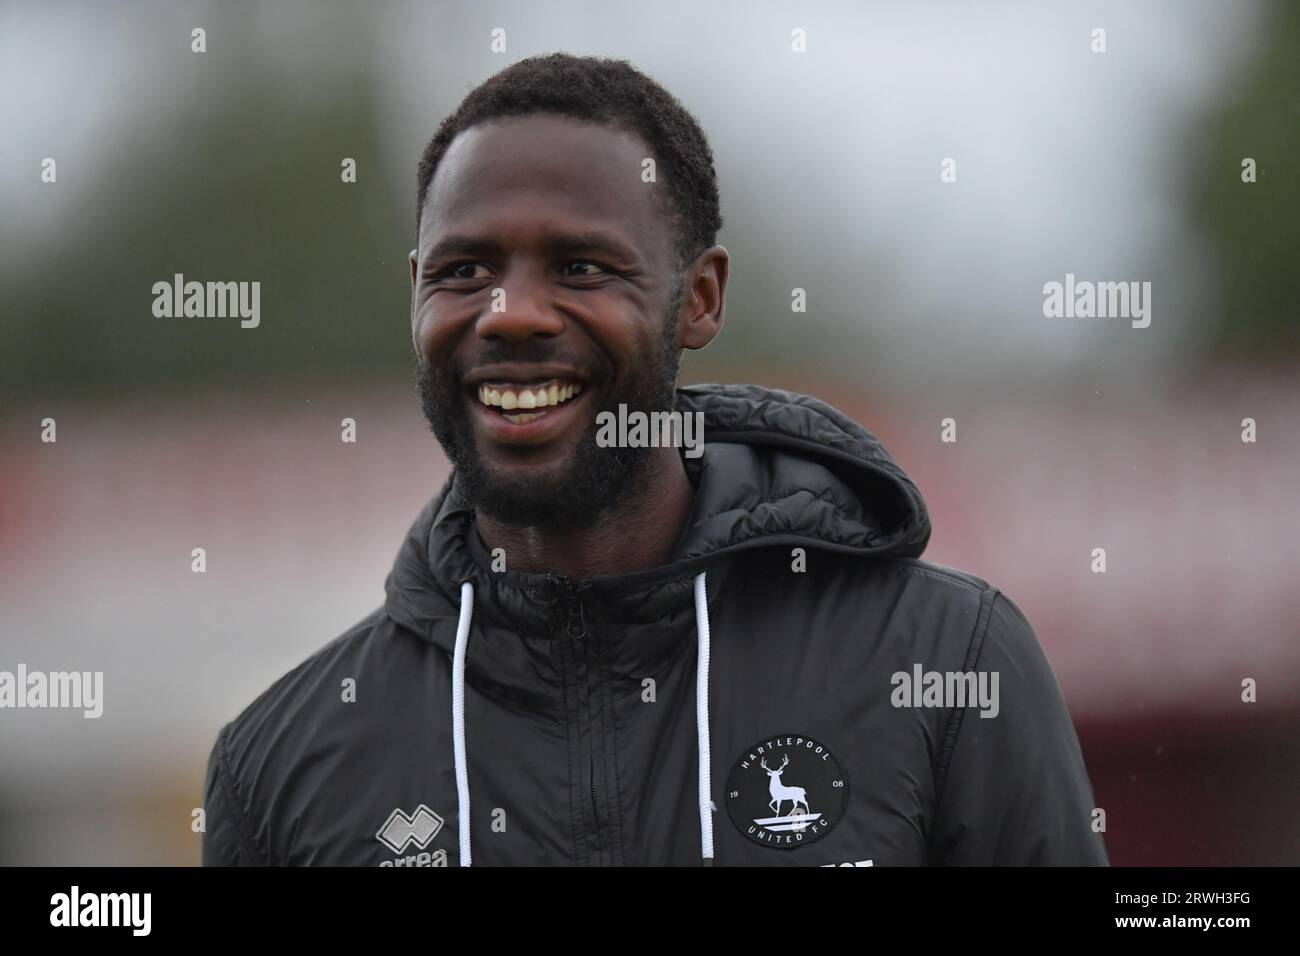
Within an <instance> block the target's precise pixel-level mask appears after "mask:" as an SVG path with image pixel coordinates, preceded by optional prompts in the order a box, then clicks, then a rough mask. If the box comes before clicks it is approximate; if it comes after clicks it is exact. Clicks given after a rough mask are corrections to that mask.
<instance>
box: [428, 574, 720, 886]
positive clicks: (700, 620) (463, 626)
mask: <svg viewBox="0 0 1300 956" xmlns="http://www.w3.org/2000/svg"><path fill="white" fill-rule="evenodd" d="M473 618H474V585H472V584H470V583H469V582H468V581H466V582H464V583H463V584H461V586H460V620H459V621H458V622H457V624H456V647H455V650H454V651H453V652H452V658H451V739H452V751H453V757H454V760H455V762H456V820H457V823H458V825H459V835H458V845H459V848H460V865H461V866H469V865H470V864H471V857H470V843H469V770H468V768H467V765H466V762H465V652H466V650H467V649H468V648H469V631H470V624H471V622H472V621H473ZM695 632H696V635H697V638H698V654H697V658H696V665H695V746H696V751H697V759H698V761H699V770H700V772H699V807H700V857H701V863H702V865H704V866H712V865H713V800H712V798H711V794H712V792H713V778H712V764H711V763H710V746H709V597H708V592H707V591H706V590H705V586H704V572H703V571H701V572H700V573H699V574H698V575H696V576H695Z"/></svg>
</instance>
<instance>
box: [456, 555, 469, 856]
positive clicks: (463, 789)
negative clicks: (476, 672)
mask: <svg viewBox="0 0 1300 956" xmlns="http://www.w3.org/2000/svg"><path fill="white" fill-rule="evenodd" d="M473 617H474V585H472V584H470V583H469V582H468V581H466V582H465V583H464V584H462V585H461V586H460V621H459V622H458V623H457V624H456V649H455V651H454V652H453V653H452V657H451V747H452V752H453V753H454V755H455V761H456V821H457V823H458V824H459V826H460V835H459V842H458V845H459V847H460V865H461V866H469V865H470V855H469V770H468V768H467V767H466V765H465V651H466V649H467V648H468V647H469V625H470V620H471V619H472V618H473Z"/></svg>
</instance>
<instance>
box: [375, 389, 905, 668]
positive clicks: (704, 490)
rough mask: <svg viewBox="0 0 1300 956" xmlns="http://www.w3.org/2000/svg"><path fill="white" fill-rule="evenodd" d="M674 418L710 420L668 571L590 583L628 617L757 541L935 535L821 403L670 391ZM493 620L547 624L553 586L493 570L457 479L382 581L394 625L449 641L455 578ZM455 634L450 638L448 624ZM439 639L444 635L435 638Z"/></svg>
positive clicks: (898, 552)
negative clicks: (694, 415)
mask: <svg viewBox="0 0 1300 956" xmlns="http://www.w3.org/2000/svg"><path fill="white" fill-rule="evenodd" d="M677 395H678V406H677V407H678V410H679V411H682V412H684V413H694V412H702V413H703V415H704V419H703V421H704V453H703V455H702V456H701V457H700V458H697V459H689V458H687V459H684V461H685V462H686V465H687V471H688V474H689V476H690V478H691V481H692V483H693V484H694V485H695V489H696V490H695V499H694V503H693V507H692V513H691V517H690V519H689V520H688V523H687V527H686V529H685V531H684V533H683V535H682V537H681V538H680V539H679V543H678V548H677V554H676V557H675V558H674V559H673V560H672V561H671V562H669V563H668V564H666V565H663V566H661V567H658V568H653V569H650V570H647V571H641V572H637V573H635V574H627V575H620V576H603V577H596V578H593V579H592V580H591V581H590V582H587V583H584V585H583V588H584V589H589V591H590V593H592V594H593V595H598V596H600V598H601V600H602V602H604V603H607V604H613V605H615V606H616V607H617V609H618V612H619V614H620V616H621V617H622V618H623V619H625V620H646V621H648V620H653V619H655V618H656V617H661V616H664V615H666V614H668V613H669V611H670V610H671V607H672V606H673V605H674V604H681V603H682V602H686V603H689V597H690V591H691V577H692V575H694V574H697V573H699V572H700V571H702V570H706V569H707V570H709V572H710V579H712V578H713V577H714V571H715V569H716V568H719V567H720V566H722V565H725V563H726V562H725V558H726V557H727V556H729V555H732V554H735V553H738V552H741V551H744V550H747V549H750V548H758V547H765V546H783V547H786V548H792V547H804V548H809V549H814V548H815V549H822V550H828V551H833V552H838V553H841V554H846V555H854V556H860V557H863V558H870V557H878V556H885V555H891V556H906V557H918V556H920V555H921V553H922V552H923V551H924V549H925V546H926V544H927V543H928V541H929V539H930V519H929V515H928V513H927V511H926V507H925V502H924V500H923V499H922V497H921V493H920V491H919V490H918V489H917V487H916V485H915V484H914V483H913V482H912V480H911V479H910V478H908V476H907V475H906V474H904V472H903V470H902V469H901V468H900V467H899V466H898V465H897V464H896V463H895V462H894V461H893V459H892V458H891V457H890V456H889V453H888V452H886V451H885V449H884V447H883V446H882V445H881V443H880V442H879V440H877V439H876V438H875V436H873V435H872V434H871V433H870V432H868V431H867V430H866V429H864V428H863V427H861V426H860V425H858V424H856V423H855V422H853V421H851V420H850V419H849V418H847V417H846V416H845V415H843V414H842V413H840V412H839V411H837V410H836V409H834V408H832V407H831V406H830V405H827V404H826V403H825V402H822V401H820V400H818V399H815V398H811V397H809V396H806V395H799V394H796V393H793V392H787V391H780V390H776V389H768V388H763V387H760V386H757V385H694V386H688V387H684V388H679V389H678V390H677ZM466 581H468V582H470V583H471V584H472V585H473V587H474V592H475V593H476V594H477V595H479V596H480V597H479V599H478V600H477V601H476V604H478V605H479V607H480V608H482V609H483V610H482V611H481V612H479V613H482V614H485V615H486V617H487V618H488V619H489V620H492V621H494V622H495V623H498V624H502V625H506V626H510V625H514V626H517V627H521V628H524V627H530V626H533V625H536V626H539V627H540V626H542V625H544V624H545V623H546V622H547V621H551V620H553V614H554V613H555V605H556V602H557V597H558V594H559V593H560V592H559V591H558V589H557V581H558V579H557V578H555V577H554V576H550V575H545V574H531V573H523V572H516V571H505V572H494V571H493V570H492V568H491V557H490V555H488V553H487V552H486V549H485V548H484V547H483V545H482V542H481V541H480V540H479V537H478V534H477V533H476V531H475V530H474V524H473V514H472V512H470V511H469V510H468V509H467V508H466V507H465V506H464V505H463V504H462V503H461V502H460V501H459V498H458V495H457V494H456V492H455V475H454V474H453V476H452V477H451V479H449V480H448V482H447V485H446V486H445V487H444V488H443V490H442V491H441V492H440V493H439V494H438V495H437V496H435V497H434V498H433V500H431V501H430V502H429V504H428V505H426V507H425V508H424V510H423V511H422V512H421V513H420V515H419V517H418V518H417V519H416V520H415V523H414V524H413V525H412V526H411V529H410V532H409V533H408V534H407V537H406V540H405V541H404V543H403V545H402V548H401V550H400V551H399V553H398V555H397V559H396V561H395V563H394V566H393V570H392V573H391V574H390V575H389V577H388V580H387V582H386V584H385V591H386V594H387V601H386V610H387V612H388V615H389V616H390V617H391V618H392V619H393V620H394V621H396V622H397V623H399V624H402V625H404V626H406V627H408V628H411V629H412V630H414V631H415V632H417V633H419V634H422V635H424V636H425V637H426V638H427V639H430V640H434V641H435V642H436V643H438V644H441V645H446V646H447V647H448V648H450V640H449V638H448V637H447V636H446V632H447V631H448V630H449V629H448V628H434V625H435V624H437V623H439V622H443V621H446V620H447V619H448V618H450V620H451V621H452V622H453V624H454V622H455V621H456V617H457V605H458V603H459V600H460V586H461V583H462V582H466ZM451 630H454V628H453V629H451ZM437 634H441V635H442V636H441V637H437V636H435V635H437Z"/></svg>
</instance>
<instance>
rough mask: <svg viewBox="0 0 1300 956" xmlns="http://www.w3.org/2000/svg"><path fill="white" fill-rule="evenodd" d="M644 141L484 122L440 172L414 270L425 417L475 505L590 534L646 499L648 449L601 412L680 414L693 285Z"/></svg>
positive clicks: (544, 123) (605, 130)
mask: <svg viewBox="0 0 1300 956" xmlns="http://www.w3.org/2000/svg"><path fill="white" fill-rule="evenodd" d="M647 155H648V149H647V147H646V145H645V144H644V143H643V141H642V140H641V139H640V138H639V137H638V136H636V135H635V134H632V133H627V132H623V131H619V130H617V129H613V128H610V127H606V126H601V125H596V124H592V123H586V122H582V121H578V120H574V119H570V118H566V117H558V116H552V115H535V116H529V117H518V118H509V119H505V120H499V121H494V122H491V123H486V124H482V125H479V126H475V127H472V128H471V129H469V130H467V131H465V132H464V133H462V134H460V135H459V136H458V137H457V138H456V139H455V141H454V142H453V143H452V144H451V146H450V148H449V149H448V150H447V153H446V154H445V156H444V157H443V159H442V162H441V163H440V164H439V167H438V170H437V173H436V175H435V176H434V179H433V182H432V183H431V184H430V187H429V195H428V198H427V200H426V205H425V208H424V214H423V219H422V223H421V229H420V237H419V248H418V249H417V250H416V252H415V254H414V255H415V258H414V259H413V263H412V336H413V340H414V344H415V349H416V363H417V365H416V367H417V378H418V381H419V385H420V394H421V397H422V401H423V404H424V412H425V415H426V417H427V418H428V419H429V422H430V425H431V426H432V427H433V431H434V434H435V435H436V436H437V438H438V440H439V442H440V443H441V444H442V446H443V448H444V449H445V450H446V452H447V454H448V457H449V458H450V459H451V461H452V463H453V464H454V466H455V468H456V482H457V487H458V489H459V491H460V493H461V494H462V496H464V497H465V499H466V500H467V502H468V503H469V504H470V505H471V506H472V507H474V508H476V509H479V510H482V511H486V512H487V513H488V514H491V515H493V516H494V517H496V518H498V519H499V520H503V521H506V522H509V523H512V524H519V525H526V526H537V527H558V528H563V527H575V526H581V525H587V524H590V523H592V522H594V521H595V520H596V518H597V517H598V516H599V515H600V514H601V513H603V512H604V511H605V510H607V509H608V508H609V507H610V506H611V505H613V504H615V503H616V502H617V501H619V500H621V499H623V498H624V497H626V496H627V495H631V494H634V493H637V492H638V490H639V485H638V481H637V479H638V477H639V476H640V474H641V473H642V472H643V471H644V464H645V456H646V455H647V453H648V452H649V451H650V449H644V448H639V449H638V448H626V449H620V448H601V447H598V446H597V445H596V441H595V436H596V431H597V426H596V415H597V413H598V412H600V411H603V410H609V411H617V408H618V405H619V404H620V403H623V404H626V405H627V406H628V409H629V410H642V411H646V412H651V411H668V410H671V409H672V407H673V403H674V387H675V384H676V379H677V365H678V358H679V356H680V353H681V343H680V340H679V335H678V331H679V330H678V318H677V311H678V304H679V302H680V301H681V297H680V295H681V291H682V286H681V284H680V276H679V273H678V270H677V268H676V261H675V255H674V239H675V236H674V233H673V230H672V228H671V225H670V223H669V222H668V220H667V217H666V215H665V213H664V211H663V206H662V205H661V204H660V202H659V201H658V200H657V197H656V192H655V190H656V189H660V188H662V187H659V186H657V185H656V184H654V183H644V182H642V181H641V168H642V160H643V159H644V158H646V156H647Z"/></svg>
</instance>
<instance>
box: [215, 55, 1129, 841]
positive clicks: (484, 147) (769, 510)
mask: <svg viewBox="0 0 1300 956" xmlns="http://www.w3.org/2000/svg"><path fill="white" fill-rule="evenodd" d="M721 224H722V218H721V214H720V211H719V201H718V192H717V186H716V182H715V177H714V170H713V160H712V154H711V151H710V149H709V146H708V143H707V141H706V140H705V137H704V135H703V133H702V132H701V130H700V128H699V126H698V124H697V123H696V122H695V120H694V119H693V118H692V117H691V116H690V114H689V113H687V112H686V111H685V109H684V108H683V107H682V106H681V104H680V103H678V102H677V101H676V100H675V99H674V98H673V97H672V96H671V95H670V94H669V93H667V92H666V91H665V90H664V89H662V88H661V87H660V86H658V85H657V84H656V83H654V82H653V81H652V80H650V79H648V78H647V77H645V76H644V75H642V74H640V73H639V72H637V71H636V70H634V69H632V68H631V67H630V66H628V65H627V64H626V63H623V62H616V61H607V60H598V59H590V58H575V57H571V56H563V55H553V56H547V57H540V58H534V59H529V60H525V61H523V62H520V63H517V64H515V65H514V66H511V67H509V68H507V69H506V70H504V71H502V72H501V73H499V74H498V75H496V76H494V77H493V78H491V79H490V80H488V81H487V82H486V83H484V84H483V85H482V86H480V87H478V88H477V89H476V90H474V91H473V92H471V93H470V94H469V96H468V97H467V98H466V99H465V100H464V102H463V103H462V104H461V105H460V107H459V108H458V109H457V111H456V112H455V113H454V114H453V115H452V116H450V117H448V118H447V119H446V120H445V121H444V122H443V124H442V126H441V127H440V129H439V130H438V132H437V134H436V135H435V136H434V138H433V139H432V140H431V142H430V143H429V145H428V147H427V149H426V151H425V154H424V157H423V160H422V162H421V164H420V169H419V188H418V225H417V233H418V247H417V249H416V250H415V251H414V252H413V253H412V255H411V296H412V307H411V326H412V337H413V342H414V346H415V352H416V356H417V360H416V365H417V377H418V381H419V386H420V394H421V396H422V398H423V404H424V410H425V413H426V415H427V416H428V419H429V421H430V424H431V425H432V428H433V432H434V434H435V435H436V436H437V438H438V440H439V442H440V443H441V444H442V446H443V448H444V449H445V450H446V452H447V455H448V457H449V458H450V460H451V462H452V464H453V473H452V477H451V479H450V480H449V482H448V485H447V487H446V488H445V489H444V490H443V491H442V493H440V494H439V495H438V496H437V497H435V498H434V499H433V501H432V502H430V504H429V505H428V506H427V507H426V508H425V510H424V512H423V513H422V514H421V515H420V516H419V518H418V519H417V520H416V521H415V524H414V525H413V526H412V528H411V531H410V533H409V536H408V537H407V539H406V542H405V544H404V546H403V547H402V549H401V551H400V553H399V554H398V556H397V560H396V563H395V564H394V567H393V571H392V574H391V575H390V576H389V578H388V581H387V585H386V591H387V601H386V603H385V604H384V606H383V607H382V608H380V609H379V610H377V611H375V612H374V613H373V614H371V615H370V616H369V617H368V618H366V619H365V620H364V621H362V622H361V623H359V624H358V625H356V626H355V627H353V628H352V629H351V630H350V631H348V632H347V633H346V634H344V635H343V636H341V637H340V638H338V639H337V640H335V641H333V642H332V643H330V644H328V645H326V646H325V647H324V648H323V649H322V650H321V651H319V652H318V653H317V654H316V655H315V656H313V657H312V658H311V659H309V660H308V661H306V662H305V663H303V664H302V665H300V666H299V667H298V668H296V669H295V670H293V671H291V672H290V673H289V674H287V675H286V676H285V677H283V678H281V679H280V680H279V681H278V682H276V683H275V684H274V685H273V686H272V687H271V688H270V689H269V690H268V691H267V692H266V693H264V694H263V695H262V696H261V697H259V698H258V699H257V700H256V701H255V702H253V704H252V705H250V706H249V707H248V708H247V709H246V710H245V711H244V712H243V713H242V714H241V715H240V716H239V717H238V718H236V719H235V720H234V721H232V722H231V723H230V724H229V725H227V726H226V727H225V728H224V729H223V730H222V732H221V733H220V735H219V736H218V739H217V741H216V745H215V746H214V748H213V751H212V755H211V759H210V762H209V767H208V773H207V779H206V788H205V805H206V807H207V832H206V834H205V837H204V843H203V857H204V862H205V863H213V864H291V865H292V864H368V865H379V866H425V865H432V866H436V865H461V866H468V865H471V863H475V864H480V865H495V864H583V865H619V864H629V865H632V864H700V863H704V864H714V863H716V864H718V865H821V866H826V865H845V864H848V865H854V864H856V865H868V864H869V865H899V864H1076V863H1105V862H1106V855H1105V850H1104V848H1103V845H1102V842H1101V838H1100V836H1099V835H1098V834H1097V833H1095V832H1094V831H1093V802H1092V794H1091V792H1090V788H1089V784H1088V780H1087V776H1086V773H1085V770H1084V765H1083V760H1082V757H1081V755H1080V751H1079V745H1078V741H1077V739H1076V736H1075V732H1074V729H1073V726H1072V725H1071V722H1070V718H1069V714H1068V713H1067V711H1066V708H1065V705H1064V703H1063V701H1062V698H1061V694H1060V691H1059V689H1058V687H1057V684H1056V681H1055V679H1054V677H1053V675H1052V672H1051V670H1050V668H1049V666H1048V663H1047V661H1046V659H1045V658H1044V656H1043V653H1042V650H1041V649H1040V647H1039V644H1038V642H1037V640H1036V638H1035V636H1034V634H1033V631H1032V630H1031V629H1030V626H1029V624H1028V623H1027V622H1026V620H1025V618H1024V616H1023V615H1022V614H1021V612H1020V610H1019V609H1018V608H1017V607H1016V605H1015V604H1013V603H1012V602H1011V600H1010V599H1008V598H1007V597H1006V596H1005V595H1003V594H1001V593H1000V592H999V591H998V590H997V589H996V588H994V587H992V586H991V585H989V584H988V583H986V582H984V581H982V580H980V579H979V578H975V577H972V576H971V575H968V574H964V573H962V572H959V571H955V570H952V569H949V568H944V567H939V566H936V565H933V564H929V563H927V562H924V561H922V560H920V559H919V556H920V554H921V552H922V550H923V549H924V547H925V545H926V543H927V541H928V539H929V536H930V525H929V519H928V517H927V514H926V509H925V505H924V503H923V501H922V499H921V496H920V494H919V492H918V491H917V489H916V487H915V485H913V483H912V482H911V481H910V480H909V479H908V477H907V476H906V475H905V474H904V473H903V472H902V470H901V469H900V468H899V467H898V466H897V465H896V464H895V463H894V462H893V461H892V460H891V459H890V457H889V455H888V454H887V453H886V452H885V450H884V449H883V448H882V447H881V445H880V443H879V442H877V441H876V439H875V438H873V437H872V436H871V435H870V434H868V433H867V432H866V431H865V430H864V429H862V428H861V427H859V426H858V425H856V424H854V423H853V422H851V421H850V420H848V419H847V418H846V417H844V416H843V415H842V414H840V413H839V412H837V411H836V410H835V409H833V408H831V407H829V406H828V405H825V404H823V403H822V402H820V401H818V400H816V399H813V398H809V397H805V396H801V395H795V394H791V393H788V392H780V391H773V390H768V389H764V388H759V387H757V386H697V387H693V388H682V389H677V388H676V381H677V368H678V362H679V360H680V356H681V352H682V350H683V349H699V348H703V347H704V346H705V345H707V344H708V343H709V342H710V341H712V340H713V338H714V337H715V336H716V335H717V334H718V331H719V329H720V328H721V326H722V322H723V315H724V299H725V293H726V287H727V279H728V274H729V268H730V265H729V258H728V254H727V251H726V250H725V249H724V248H723V247H722V246H720V245H717V244H716V240H717V233H718V230H719V229H720V227H721ZM828 345H833V344H831V343H828ZM615 411H618V412H619V414H620V415H623V416H624V420H625V421H628V420H631V416H633V415H635V414H637V413H643V414H648V413H660V414H661V415H662V414H663V413H666V412H673V411H675V412H679V413H681V414H680V416H679V418H678V419H677V420H676V421H675V422H674V423H673V424H674V425H679V424H680V425H683V426H684V425H685V424H686V423H689V422H692V421H697V420H702V421H703V426H704V427H703V437H704V443H703V445H702V446H701V445H700V444H699V443H698V442H696V443H694V444H688V443H687V442H686V441H685V436H686V435H687V432H688V431H689V429H687V428H685V427H682V428H680V429H679V428H676V427H674V428H671V429H668V430H666V431H665V432H663V436H661V437H667V438H669V439H672V441H660V442H654V443H648V442H647V441H646V440H645V436H644V435H643V436H642V439H641V440H634V439H633V437H631V436H632V434H633V433H632V432H631V431H628V432H627V433H626V434H624V435H623V437H622V440H612V439H611V435H612V434H613V433H614V432H615V429H612V428H610V429H606V430H604V431H602V424H603V423H607V422H608V421H609V420H610V419H609V418H608V417H607V416H606V415H605V413H613V412H615ZM660 421H663V419H660ZM615 437H616V436H615ZM701 452H702V453H701ZM349 686H350V687H351V688H352V689H353V690H354V691H355V693H354V694H351V695H349V694H348V693H346V688H348V687H349ZM341 688H342V689H344V690H342V691H341Z"/></svg>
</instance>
